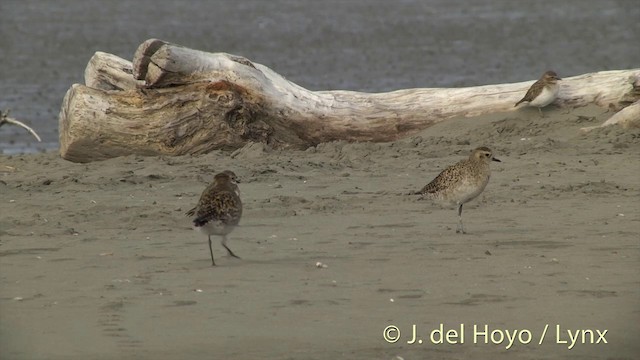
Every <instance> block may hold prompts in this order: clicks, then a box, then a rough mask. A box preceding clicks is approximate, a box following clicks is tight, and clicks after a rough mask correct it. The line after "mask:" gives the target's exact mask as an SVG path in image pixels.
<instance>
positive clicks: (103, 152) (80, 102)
mask: <svg viewBox="0 0 640 360" xmlns="http://www.w3.org/2000/svg"><path fill="white" fill-rule="evenodd" d="M638 78H640V69H634V70H620V71H604V72H598V73H592V74H586V75H581V76H575V77H570V78H566V79H564V80H563V81H562V82H561V90H560V95H559V98H558V99H557V100H556V104H557V105H559V106H570V107H576V106H583V105H586V104H590V103H596V104H599V105H601V106H603V107H613V108H615V109H617V110H619V109H622V108H624V107H626V106H627V105H629V104H631V103H633V102H635V101H636V100H638V98H640V95H639V94H638V89H637V88H635V90H634V86H633V85H634V84H636V83H637V79H638ZM531 83H532V81H527V82H521V83H514V84H499V85H487V86H476V87H469V88H454V89H436V88H422V89H407V90H398V91H392V92H387V93H375V94H372V93H362V92H353V91H309V90H307V89H304V88H302V87H300V86H298V85H296V84H294V83H292V82H290V81H288V80H287V79H285V78H284V77H282V76H280V75H279V74H277V73H275V72H274V71H273V70H271V69H269V68H268V67H266V66H264V65H260V64H258V63H254V62H252V61H249V60H248V59H246V58H243V57H240V56H235V55H230V54H226V53H207V52H202V51H197V50H193V49H189V48H185V47H181V46H178V45H174V44H169V43H166V42H163V41H160V40H155V39H150V40H147V41H145V42H144V43H143V44H141V45H140V47H139V48H138V49H137V51H136V53H135V55H134V58H133V62H129V61H127V60H124V59H121V58H119V57H117V56H114V55H110V54H106V53H102V52H97V53H96V54H95V55H94V56H93V58H92V59H91V60H90V62H89V64H88V66H87V68H86V71H85V84H86V85H79V84H74V85H73V86H72V87H71V88H70V89H69V90H68V92H67V94H66V96H65V98H64V101H63V104H62V109H61V112H60V119H59V126H60V129H59V133H60V153H61V155H62V157H63V158H65V159H68V160H71V161H75V162H89V161H94V160H101V159H106V158H111V157H116V156H121V155H128V154H142V155H161V154H163V155H182V154H194V153H206V152H209V151H211V150H215V149H236V148H239V147H242V146H243V145H245V144H246V143H248V142H264V143H268V144H270V145H271V146H273V147H280V148H282V147H296V148H304V147H308V146H313V145H316V144H318V143H322V142H327V141H333V140H347V141H374V142H385V141H393V140H396V139H399V138H402V137H405V136H409V135H412V134H415V133H417V132H419V131H421V130H424V129H426V128H428V127H430V126H432V125H434V124H436V123H438V122H441V121H444V120H447V119H450V118H453V117H457V116H474V115H480V114H484V113H490V112H499V111H512V110H514V107H513V104H514V103H515V102H516V101H517V100H518V99H520V98H521V97H522V94H523V93H525V92H526V90H527V88H528V87H529V86H530V85H531ZM634 91H635V92H634Z"/></svg>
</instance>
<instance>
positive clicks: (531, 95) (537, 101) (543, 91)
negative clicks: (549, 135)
mask: <svg viewBox="0 0 640 360" xmlns="http://www.w3.org/2000/svg"><path fill="white" fill-rule="evenodd" d="M558 80H562V79H561V78H560V77H558V74H556V73H555V72H554V71H547V72H545V73H544V74H542V77H541V78H540V79H539V80H538V81H536V82H534V83H533V85H531V87H530V88H529V90H528V91H527V93H526V94H525V95H524V97H523V98H522V99H521V100H520V101H518V102H517V103H516V104H515V105H514V107H516V106H518V105H520V103H523V102H527V104H528V105H529V106H535V107H537V108H538V111H540V115H542V110H541V108H543V107H545V106H547V105H549V104H551V103H552V102H553V101H554V100H555V99H556V98H557V97H558V92H559V91H560V85H559V84H558Z"/></svg>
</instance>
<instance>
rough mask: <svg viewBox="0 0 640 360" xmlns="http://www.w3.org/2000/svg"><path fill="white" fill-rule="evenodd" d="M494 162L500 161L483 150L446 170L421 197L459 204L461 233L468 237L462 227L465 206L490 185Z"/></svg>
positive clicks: (427, 187)
mask: <svg viewBox="0 0 640 360" xmlns="http://www.w3.org/2000/svg"><path fill="white" fill-rule="evenodd" d="M491 161H498V162H499V161H500V160H498V159H496V158H494V157H493V153H492V152H491V150H490V149H489V148H487V147H484V146H482V147H479V148H477V149H475V150H473V152H472V153H471V155H470V156H469V157H468V158H467V159H464V160H461V161H459V162H458V163H456V164H455V165H452V166H449V167H447V168H446V169H444V170H443V171H442V172H441V173H440V174H439V175H438V176H436V178H435V179H433V180H432V181H431V182H430V183H428V184H427V185H425V186H424V187H423V188H422V189H421V190H420V191H418V192H417V193H418V194H420V195H422V198H427V199H430V200H435V201H437V202H440V203H443V204H456V205H457V207H458V227H457V229H456V232H457V233H463V234H464V227H463V225H462V205H464V204H465V203H467V202H469V201H471V200H473V199H475V198H476V197H477V196H478V195H480V193H482V191H483V190H484V188H485V187H486V186H487V183H489V177H490V176H491V169H490V167H489V163H490V162H491Z"/></svg>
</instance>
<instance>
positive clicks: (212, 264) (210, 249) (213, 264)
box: [209, 235, 216, 266]
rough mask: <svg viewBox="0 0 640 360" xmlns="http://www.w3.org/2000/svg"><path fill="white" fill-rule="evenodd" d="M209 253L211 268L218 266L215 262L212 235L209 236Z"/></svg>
mask: <svg viewBox="0 0 640 360" xmlns="http://www.w3.org/2000/svg"><path fill="white" fill-rule="evenodd" d="M209 252H210V253H211V266H216V262H215V261H214V260H213V249H212V248H211V235H209Z"/></svg>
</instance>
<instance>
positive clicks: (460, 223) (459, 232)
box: [456, 203, 465, 234]
mask: <svg viewBox="0 0 640 360" xmlns="http://www.w3.org/2000/svg"><path fill="white" fill-rule="evenodd" d="M462 205H464V203H461V204H459V205H458V228H457V229H456V234H464V233H465V232H464V227H463V226H462Z"/></svg>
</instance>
